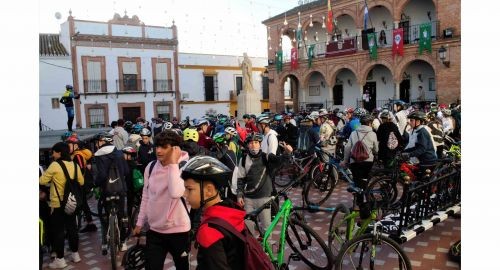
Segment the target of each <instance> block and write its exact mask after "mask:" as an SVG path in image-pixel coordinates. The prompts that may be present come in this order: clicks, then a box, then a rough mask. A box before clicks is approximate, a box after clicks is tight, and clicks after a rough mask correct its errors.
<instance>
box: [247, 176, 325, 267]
mask: <svg viewBox="0 0 500 270" xmlns="http://www.w3.org/2000/svg"><path fill="white" fill-rule="evenodd" d="M293 184H294V183H291V184H290V185H288V186H287V187H285V188H284V189H283V190H281V191H279V192H278V195H276V196H282V197H284V198H285V201H284V203H283V205H282V206H281V208H280V209H279V211H277V214H276V216H275V217H274V218H273V220H272V222H271V225H270V226H269V228H267V230H266V231H265V232H263V231H262V228H261V227H260V226H259V221H258V215H259V213H260V212H262V210H264V209H265V208H269V207H271V209H273V208H274V209H277V205H276V202H275V200H274V199H275V197H274V196H272V197H271V198H270V199H269V201H267V202H266V203H264V204H263V205H262V206H261V207H259V208H257V209H255V210H254V211H252V212H251V213H248V214H247V216H246V217H245V218H246V219H249V220H251V221H253V222H254V223H255V225H256V228H257V230H258V232H259V234H260V235H261V237H262V235H263V237H262V240H261V242H262V245H263V247H264V251H265V252H266V253H267V254H268V256H269V258H270V259H271V262H272V263H273V265H274V267H275V268H276V269H287V267H288V263H289V262H290V259H293V260H302V261H303V262H304V263H305V264H307V265H308V266H309V267H311V269H317V270H329V269H332V267H333V262H334V260H333V255H332V253H331V252H330V250H329V249H328V247H327V246H326V244H325V242H324V240H323V239H322V238H321V237H320V236H319V235H318V234H317V233H316V232H315V231H314V230H313V229H312V228H311V227H309V226H308V225H307V224H306V223H305V221H304V217H303V216H302V215H301V214H300V213H299V210H308V211H310V212H315V211H329V212H331V211H333V210H334V209H332V208H326V207H319V206H315V205H310V206H306V207H294V206H293V203H292V201H291V200H290V199H289V198H288V196H287V191H288V190H290V189H291V188H292V185H293ZM280 221H281V222H282V223H281V230H280V238H279V241H278V250H277V252H276V253H275V252H274V251H273V246H272V245H271V244H270V243H269V238H270V237H271V235H272V233H273V231H274V230H275V228H276V227H277V225H278V223H279V222H280ZM285 240H286V242H287V243H288V245H290V247H291V249H292V251H293V253H292V254H290V256H289V257H288V261H287V262H285Z"/></svg>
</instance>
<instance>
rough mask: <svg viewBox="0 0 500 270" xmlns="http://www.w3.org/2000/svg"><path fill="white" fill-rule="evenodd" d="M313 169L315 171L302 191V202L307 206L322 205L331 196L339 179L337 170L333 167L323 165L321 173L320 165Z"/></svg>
mask: <svg viewBox="0 0 500 270" xmlns="http://www.w3.org/2000/svg"><path fill="white" fill-rule="evenodd" d="M315 168H317V169H316V171H315V173H314V174H313V179H312V180H310V181H308V182H307V184H306V187H305V189H304V200H305V202H306V204H307V205H322V204H323V203H324V202H325V201H326V200H328V198H329V197H330V195H331V194H332V192H333V189H334V188H335V186H336V185H337V181H338V179H339V175H338V172H337V169H336V168H335V167H333V166H328V165H325V167H324V168H323V170H322V171H321V170H320V165H317V166H315ZM313 169H314V168H313Z"/></svg>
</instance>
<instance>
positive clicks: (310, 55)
mask: <svg viewBox="0 0 500 270" xmlns="http://www.w3.org/2000/svg"><path fill="white" fill-rule="evenodd" d="M315 45H316V44H312V45H309V49H308V50H307V60H308V64H309V65H308V67H309V68H311V66H312V62H313V57H314V47H315Z"/></svg>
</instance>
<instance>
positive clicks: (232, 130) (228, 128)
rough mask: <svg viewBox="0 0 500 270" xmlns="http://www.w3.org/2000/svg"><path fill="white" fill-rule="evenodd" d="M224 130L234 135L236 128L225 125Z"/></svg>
mask: <svg viewBox="0 0 500 270" xmlns="http://www.w3.org/2000/svg"><path fill="white" fill-rule="evenodd" d="M224 132H226V133H228V134H230V135H233V136H236V129H234V128H233V127H227V128H226V129H224Z"/></svg>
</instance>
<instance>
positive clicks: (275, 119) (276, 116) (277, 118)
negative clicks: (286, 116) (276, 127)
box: [274, 114, 283, 121]
mask: <svg viewBox="0 0 500 270" xmlns="http://www.w3.org/2000/svg"><path fill="white" fill-rule="evenodd" d="M281 120H283V115H281V114H277V115H275V116H274V121H281Z"/></svg>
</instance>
